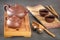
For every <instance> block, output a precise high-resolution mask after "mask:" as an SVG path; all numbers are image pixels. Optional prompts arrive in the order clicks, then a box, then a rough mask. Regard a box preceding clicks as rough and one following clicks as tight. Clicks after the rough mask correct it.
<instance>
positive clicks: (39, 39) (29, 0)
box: [0, 0, 60, 40]
mask: <svg viewBox="0 0 60 40" xmlns="http://www.w3.org/2000/svg"><path fill="white" fill-rule="evenodd" d="M5 3H7V4H12V5H14V4H21V5H23V6H25V7H26V6H28V5H30V6H31V5H37V4H42V5H52V6H53V7H54V8H55V10H56V11H57V13H58V14H59V15H60V0H0V40H60V28H56V29H49V30H50V31H51V32H53V33H54V34H55V35H56V38H52V37H51V36H49V35H48V34H47V33H45V32H43V33H42V34H37V33H36V32H34V31H32V36H31V38H24V37H12V38H4V37H3V28H4V27H3V26H4V25H3V24H4V21H3V20H4V19H3V17H4V16H3V15H4V9H3V5H4V4H5ZM29 16H30V20H31V19H34V18H33V17H32V16H31V14H30V15H29ZM34 20H35V19H34ZM31 21H32V20H31Z"/></svg>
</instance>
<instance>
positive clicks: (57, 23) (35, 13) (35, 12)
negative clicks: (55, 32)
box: [27, 5, 60, 28]
mask: <svg viewBox="0 0 60 40" xmlns="http://www.w3.org/2000/svg"><path fill="white" fill-rule="evenodd" d="M27 9H28V10H29V11H30V12H31V14H32V15H33V16H34V17H35V18H37V19H38V20H39V21H40V22H41V24H42V25H44V26H45V27H46V28H55V27H59V26H60V21H59V20H58V19H57V18H55V20H54V22H52V23H48V22H46V21H45V19H44V17H41V16H40V14H39V10H41V9H46V8H45V7H44V6H42V5H36V6H33V7H31V6H27ZM48 15H53V14H52V13H49V14H48Z"/></svg>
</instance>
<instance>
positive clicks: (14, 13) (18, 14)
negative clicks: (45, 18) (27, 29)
mask: <svg viewBox="0 0 60 40" xmlns="http://www.w3.org/2000/svg"><path fill="white" fill-rule="evenodd" d="M4 9H5V11H6V12H7V15H8V17H7V25H8V27H10V28H18V27H20V25H21V21H22V20H21V19H23V18H24V17H25V15H26V14H27V13H28V10H27V9H26V8H24V7H23V6H22V5H18V4H15V5H14V6H11V5H5V6H4Z"/></svg>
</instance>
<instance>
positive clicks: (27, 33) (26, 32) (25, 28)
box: [4, 12, 31, 37]
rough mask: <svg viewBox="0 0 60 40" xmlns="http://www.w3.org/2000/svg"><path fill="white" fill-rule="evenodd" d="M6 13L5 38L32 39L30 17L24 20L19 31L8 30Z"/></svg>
mask: <svg viewBox="0 0 60 40" xmlns="http://www.w3.org/2000/svg"><path fill="white" fill-rule="evenodd" d="M7 17H8V16H7V14H6V12H5V13H4V37H13V36H24V37H31V29H30V24H29V16H28V14H27V15H26V16H25V18H24V19H22V24H21V26H20V28H19V30H18V31H17V30H16V29H11V28H8V26H7V24H6V18H7Z"/></svg>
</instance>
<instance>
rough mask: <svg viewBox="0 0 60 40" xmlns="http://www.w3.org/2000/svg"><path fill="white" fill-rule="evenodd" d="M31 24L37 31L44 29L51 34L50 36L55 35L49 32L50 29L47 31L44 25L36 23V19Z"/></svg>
mask: <svg viewBox="0 0 60 40" xmlns="http://www.w3.org/2000/svg"><path fill="white" fill-rule="evenodd" d="M32 26H33V28H34V29H37V28H39V29H40V30H39V32H42V31H43V30H45V31H46V32H47V33H48V34H49V35H51V36H52V37H55V35H54V34H53V33H51V32H50V31H48V30H47V29H46V28H45V27H44V26H42V25H41V24H39V23H37V22H36V21H33V22H32Z"/></svg>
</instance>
